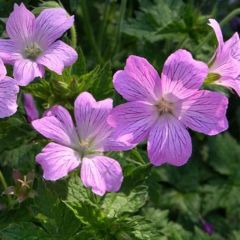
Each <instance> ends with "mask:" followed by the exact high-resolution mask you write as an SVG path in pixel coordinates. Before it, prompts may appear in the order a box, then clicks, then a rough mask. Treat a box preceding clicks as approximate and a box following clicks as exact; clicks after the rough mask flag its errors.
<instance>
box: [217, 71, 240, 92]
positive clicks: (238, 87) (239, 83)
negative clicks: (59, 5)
mask: <svg viewBox="0 0 240 240" xmlns="http://www.w3.org/2000/svg"><path fill="white" fill-rule="evenodd" d="M214 83H215V84H217V85H220V86H224V87H226V88H229V89H233V90H234V91H235V92H236V93H237V94H238V96H240V75H239V76H238V77H236V78H235V79H231V78H228V77H222V78H221V79H220V80H218V81H215V82H214Z"/></svg>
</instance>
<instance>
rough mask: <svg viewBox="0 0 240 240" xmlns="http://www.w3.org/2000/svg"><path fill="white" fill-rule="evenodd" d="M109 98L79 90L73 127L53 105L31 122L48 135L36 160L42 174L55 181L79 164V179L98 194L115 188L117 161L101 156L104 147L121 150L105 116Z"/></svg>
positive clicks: (62, 110)
mask: <svg viewBox="0 0 240 240" xmlns="http://www.w3.org/2000/svg"><path fill="white" fill-rule="evenodd" d="M111 110H112V100H111V99H106V100H103V101H99V102H96V101H95V99H94V98H93V97H92V95H91V94H89V93H87V92H84V93H81V94H80V95H79V96H78V98H77V99H76V101H75V106H74V113H75V119H76V123H77V129H76V128H75V126H74V124H73V121H72V118H71V116H70V114H69V112H68V111H67V110H66V109H65V108H63V107H62V106H54V107H52V108H51V109H49V110H48V111H47V112H46V114H45V116H44V117H43V118H41V119H38V120H35V121H33V122H32V125H33V127H34V128H35V129H36V130H37V131H38V132H39V133H41V134H42V135H43V136H45V137H47V138H49V139H51V140H52V141H53V142H52V143H49V144H48V145H47V146H46V147H45V148H44V149H43V151H42V152H41V153H40V154H38V155H37V157H36V161H37V162H38V163H39V164H40V165H41V166H42V168H43V171H44V173H43V177H44V178H45V179H46V180H51V181H55V180H58V179H60V178H62V177H64V176H66V175H67V174H68V173H69V172H70V171H72V170H74V169H75V168H78V167H81V179H82V181H83V184H84V185H85V186H86V187H92V191H93V192H94V193H96V194H98V195H104V194H105V193H106V192H116V191H118V190H119V188H120V186H121V183H122V180H123V175H122V169H121V167H120V165H119V163H118V162H117V161H115V160H114V159H112V158H110V157H107V156H104V155H103V153H104V152H105V151H114V150H115V151H116V150H124V149H125V148H126V145H125V143H124V142H120V141H119V142H116V141H115V139H113V138H112V137H111V133H112V128H111V127H110V126H109V125H108V124H107V121H106V118H107V116H108V114H109V112H110V111H111Z"/></svg>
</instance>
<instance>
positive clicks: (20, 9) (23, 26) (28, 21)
mask: <svg viewBox="0 0 240 240" xmlns="http://www.w3.org/2000/svg"><path fill="white" fill-rule="evenodd" d="M6 28H7V34H8V36H9V37H10V38H11V40H13V41H14V42H16V43H18V42H21V44H25V43H27V42H28V41H29V40H31V39H32V36H33V31H34V29H35V16H34V15H33V14H32V13H31V12H30V11H29V10H28V9H27V8H26V7H25V5H24V4H23V3H21V4H20V6H18V5H17V4H14V10H13V12H12V13H11V14H10V16H9V18H8V20H7V24H6Z"/></svg>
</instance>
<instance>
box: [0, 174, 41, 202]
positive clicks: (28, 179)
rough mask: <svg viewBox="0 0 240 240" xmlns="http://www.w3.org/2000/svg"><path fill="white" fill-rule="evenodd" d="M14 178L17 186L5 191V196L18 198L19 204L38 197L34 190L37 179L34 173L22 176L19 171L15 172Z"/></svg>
mask: <svg viewBox="0 0 240 240" xmlns="http://www.w3.org/2000/svg"><path fill="white" fill-rule="evenodd" d="M12 176H13V179H14V182H15V185H14V186H10V187H8V188H7V189H6V190H5V191H4V194H6V195H13V196H16V197H17V201H18V202H19V203H21V202H23V201H25V200H26V199H27V198H34V197H35V196H36V192H35V191H34V190H33V189H32V185H33V181H34V178H35V174H34V173H33V172H29V173H28V174H27V175H22V174H21V173H20V172H19V171H18V170H14V171H13V173H12Z"/></svg>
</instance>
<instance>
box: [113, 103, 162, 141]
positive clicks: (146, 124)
mask: <svg viewBox="0 0 240 240" xmlns="http://www.w3.org/2000/svg"><path fill="white" fill-rule="evenodd" d="M158 116H159V115H158V112H157V110H156V109H155V107H154V106H153V105H151V104H148V103H146V102H140V101H136V102H128V103H124V104H121V105H119V106H117V107H115V108H114V109H113V110H112V112H111V114H110V115H109V117H108V123H109V124H110V125H111V126H112V127H114V128H115V129H114V136H115V138H116V139H119V140H120V141H124V140H125V141H127V142H130V143H131V144H133V145H134V144H138V143H139V142H141V141H143V140H145V139H146V138H147V136H148V134H149V130H150V128H151V127H152V126H153V124H154V123H155V122H156V120H157V118H158ZM133 145H132V146H133Z"/></svg>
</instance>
